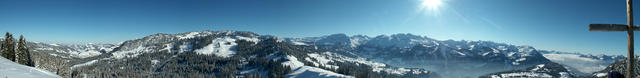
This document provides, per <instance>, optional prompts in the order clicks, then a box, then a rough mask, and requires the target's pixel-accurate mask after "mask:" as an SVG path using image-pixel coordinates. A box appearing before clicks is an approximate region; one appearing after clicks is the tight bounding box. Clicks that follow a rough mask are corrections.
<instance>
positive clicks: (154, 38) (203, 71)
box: [28, 31, 622, 78]
mask: <svg viewBox="0 0 640 78" xmlns="http://www.w3.org/2000/svg"><path fill="white" fill-rule="evenodd" d="M28 45H29V47H30V48H32V49H31V50H32V51H34V52H35V53H38V54H39V55H41V56H42V55H46V56H45V57H43V58H41V59H48V58H63V59H61V60H57V62H63V63H59V64H58V63H47V62H36V64H37V65H36V67H38V68H43V69H47V70H49V71H56V73H57V74H64V75H61V76H63V77H108V76H103V75H108V74H118V75H116V76H118V77H160V76H163V77H178V76H179V77H211V76H217V77H220V76H223V77H246V76H263V77H272V76H273V77H280V76H282V77H296V78H308V77H339V78H342V77H346V78H350V77H441V76H442V77H448V78H462V77H479V76H481V75H486V74H489V73H492V72H502V71H509V70H517V69H525V68H528V67H533V66H537V65H540V64H545V63H549V62H557V63H560V64H561V65H565V66H567V67H568V70H569V72H568V73H572V75H583V74H584V73H590V72H594V71H599V70H602V69H604V67H605V66H608V64H610V62H613V60H616V59H620V58H622V56H608V55H589V54H580V53H566V52H555V51H545V50H536V49H535V48H533V47H531V46H517V45H510V44H503V43H495V42H491V41H464V40H462V41H454V40H435V39H431V38H428V37H423V36H417V35H412V34H394V35H380V36H375V37H369V36H364V35H354V36H347V35H346V34H332V35H327V36H321V37H307V38H278V37H275V36H268V35H258V34H255V33H252V32H244V31H197V32H186V33H179V34H154V35H150V36H146V37H143V38H139V39H135V40H128V41H124V42H121V43H118V44H86V45H65V44H46V43H39V42H29V43H28ZM48 56H52V57H48ZM39 58H40V57H39ZM44 61H48V60H44ZM49 64H56V65H60V66H55V65H54V66H46V65H49ZM209 66H213V67H209ZM60 67H63V68H64V67H66V68H65V69H63V68H60ZM107 70H108V71H110V72H104V71H107ZM578 71H579V72H578ZM121 72H135V73H126V74H125V73H121ZM176 72H178V73H176ZM187 72H199V73H187ZM211 73H215V74H211ZM436 73H437V74H436ZM575 73H578V74H575ZM185 75H193V76H185ZM111 76H113V75H111Z"/></svg>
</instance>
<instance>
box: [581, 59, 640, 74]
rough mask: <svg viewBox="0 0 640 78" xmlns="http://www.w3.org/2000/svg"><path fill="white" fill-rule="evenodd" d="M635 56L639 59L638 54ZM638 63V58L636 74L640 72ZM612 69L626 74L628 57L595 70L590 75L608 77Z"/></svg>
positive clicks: (635, 68)
mask: <svg viewBox="0 0 640 78" xmlns="http://www.w3.org/2000/svg"><path fill="white" fill-rule="evenodd" d="M635 58H636V59H638V56H636V57H635ZM638 63H640V61H639V60H636V65H635V67H634V71H636V72H635V74H636V75H638V74H640V72H638V70H640V64H638ZM611 71H616V72H620V73H623V74H625V72H627V58H622V59H620V60H616V61H615V62H613V63H612V64H610V65H609V66H607V67H606V68H605V69H603V70H600V71H597V72H593V73H591V74H590V75H591V77H593V78H606V77H607V73H608V72H611Z"/></svg>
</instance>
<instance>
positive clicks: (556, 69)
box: [480, 63, 576, 78]
mask: <svg viewBox="0 0 640 78" xmlns="http://www.w3.org/2000/svg"><path fill="white" fill-rule="evenodd" d="M480 78H576V76H575V74H574V73H571V72H570V71H569V70H567V67H565V66H562V65H560V64H558V63H545V64H540V65H536V66H533V67H529V68H526V69H520V70H510V71H504V72H498V73H491V74H487V75H483V76H480Z"/></svg>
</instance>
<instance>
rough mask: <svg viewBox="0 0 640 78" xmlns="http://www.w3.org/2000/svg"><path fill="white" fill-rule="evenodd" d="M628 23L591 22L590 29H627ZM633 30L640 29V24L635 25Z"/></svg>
mask: <svg viewBox="0 0 640 78" xmlns="http://www.w3.org/2000/svg"><path fill="white" fill-rule="evenodd" d="M628 28H629V26H628V25H623V24H589V31H627V29H628ZM632 28H633V31H640V26H633V27H632Z"/></svg>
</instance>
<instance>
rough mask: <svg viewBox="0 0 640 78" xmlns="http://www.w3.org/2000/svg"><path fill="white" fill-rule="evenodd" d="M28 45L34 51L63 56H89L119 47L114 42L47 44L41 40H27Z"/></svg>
mask: <svg viewBox="0 0 640 78" xmlns="http://www.w3.org/2000/svg"><path fill="white" fill-rule="evenodd" d="M27 45H28V47H29V48H30V50H31V51H34V52H48V53H49V54H51V55H53V56H58V57H62V58H87V57H93V56H97V55H100V54H102V53H106V52H109V51H111V50H113V48H115V47H117V46H115V45H113V44H93V43H90V44H84V45H79V44H73V45H64V44H46V43H41V42H27Z"/></svg>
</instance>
